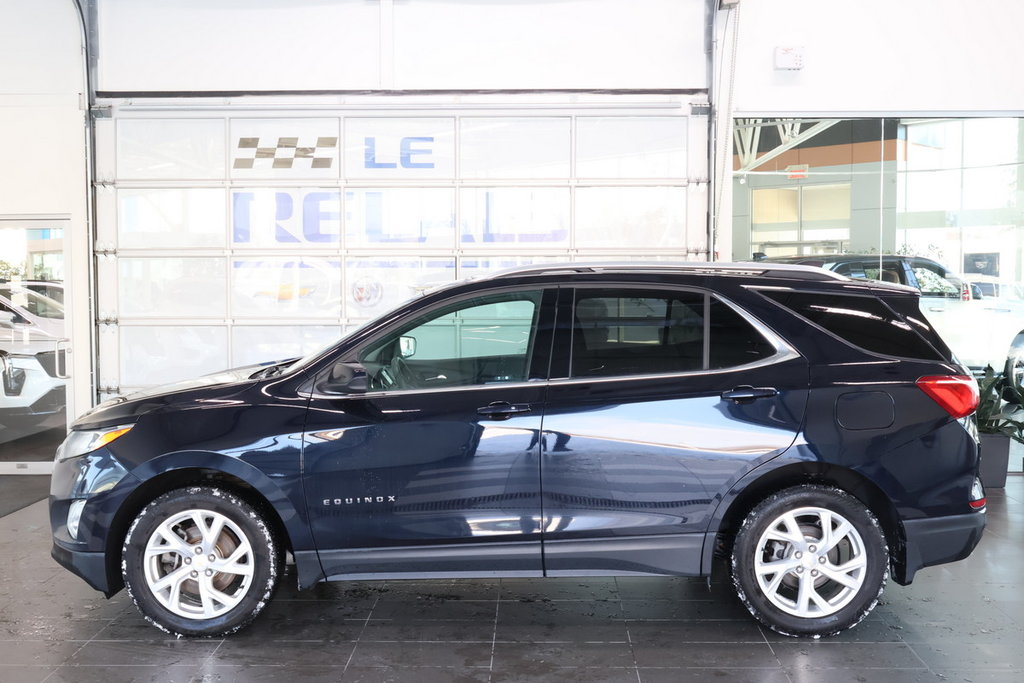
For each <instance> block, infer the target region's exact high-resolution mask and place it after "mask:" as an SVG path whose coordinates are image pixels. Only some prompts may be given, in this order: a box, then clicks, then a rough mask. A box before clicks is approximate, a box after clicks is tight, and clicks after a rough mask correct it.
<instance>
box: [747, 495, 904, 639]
mask: <svg viewBox="0 0 1024 683" xmlns="http://www.w3.org/2000/svg"><path fill="white" fill-rule="evenodd" d="M732 570H733V585H734V586H735V588H736V592H737V594H738V595H739V597H740V599H741V600H742V601H743V603H744V604H745V605H746V606H747V609H748V610H750V613H751V614H753V615H754V616H755V617H756V618H757V619H758V620H759V621H761V623H763V624H765V625H766V626H768V627H769V628H771V629H772V630H774V631H778V632H779V633H782V634H785V635H792V636H805V637H816V638H817V637H821V636H828V635H834V634H836V633H839V632H840V631H843V630H845V629H848V628H850V627H851V626H854V625H856V624H857V623H859V622H860V621H861V620H862V619H863V618H864V617H865V616H867V615H868V613H869V612H870V611H871V610H872V609H873V608H874V606H875V605H876V604H877V603H878V598H879V596H881V594H882V589H883V588H884V587H885V581H886V578H887V577H888V573H889V571H888V570H889V550H888V547H887V545H886V542H885V535H884V534H883V533H882V529H881V527H879V525H878V520H877V519H875V516H874V515H873V514H871V511H870V510H868V509H867V508H866V507H865V506H864V505H863V504H862V503H861V502H860V501H858V500H857V499H856V498H854V497H853V496H850V495H849V494H847V493H844V492H843V491H840V490H839V489H835V488H831V487H827V486H816V485H806V486H797V487H794V488H790V489H786V490H784V491H780V492H779V493H776V494H774V495H772V496H770V497H768V498H767V499H765V500H764V501H762V502H761V503H760V504H759V505H757V506H756V507H755V508H754V509H753V510H751V512H750V514H749V515H747V518H746V519H745V520H744V522H743V525H742V527H741V528H740V531H739V532H738V533H737V535H736V541H735V544H734V546H733V553H732Z"/></svg>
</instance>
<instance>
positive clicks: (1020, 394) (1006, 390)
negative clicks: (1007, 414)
mask: <svg viewBox="0 0 1024 683" xmlns="http://www.w3.org/2000/svg"><path fill="white" fill-rule="evenodd" d="M1002 398H1003V400H1005V401H1006V402H1008V403H1015V404H1017V405H1018V406H1022V407H1024V348H1021V347H1020V346H1016V345H1015V346H1014V347H1013V348H1011V349H1010V353H1009V354H1008V356H1007V358H1006V367H1005V368H1004V369H1003V392H1002Z"/></svg>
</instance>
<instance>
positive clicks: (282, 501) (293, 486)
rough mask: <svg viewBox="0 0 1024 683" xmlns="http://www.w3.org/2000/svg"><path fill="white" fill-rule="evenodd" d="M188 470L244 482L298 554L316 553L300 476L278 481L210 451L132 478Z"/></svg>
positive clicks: (179, 456) (142, 469)
mask: <svg viewBox="0 0 1024 683" xmlns="http://www.w3.org/2000/svg"><path fill="white" fill-rule="evenodd" d="M185 469H206V470H216V471H218V472H223V473H225V474H229V475H231V476H233V477H237V478H239V479H241V480H242V481H244V482H245V483H247V484H249V485H250V486H252V487H253V488H254V489H255V490H256V491H257V492H259V494H260V495H261V496H263V497H264V498H265V499H266V500H267V502H268V503H269V504H270V505H272V506H273V507H274V510H275V511H276V512H277V514H278V516H280V518H281V522H282V523H283V524H284V526H285V530H286V531H287V532H288V537H289V539H290V541H291V545H292V548H293V549H294V550H295V551H296V552H298V551H303V550H315V546H314V545H313V537H312V534H310V531H309V520H308V518H307V516H306V496H305V493H304V491H303V488H302V481H301V475H300V474H299V473H298V472H296V474H295V475H294V476H288V477H281V478H280V479H279V480H276V481H275V480H274V479H271V478H270V477H268V476H267V475H266V474H264V473H263V472H261V471H260V470H258V469H256V468H255V467H253V466H252V465H250V464H249V463H247V462H245V461H244V460H240V459H239V458H234V457H230V456H227V455H224V454H222V453H213V452H210V451H175V452H171V453H165V454H163V455H161V456H158V457H156V458H153V459H152V460H147V461H146V462H143V463H141V464H139V465H138V466H137V467H135V468H134V469H133V470H131V474H132V475H134V476H135V477H136V478H138V479H139V480H140V481H141V482H142V483H143V484H144V483H145V482H147V481H149V480H150V479H153V478H154V477H158V476H160V475H166V474H168V473H169V472H174V471H177V470H185Z"/></svg>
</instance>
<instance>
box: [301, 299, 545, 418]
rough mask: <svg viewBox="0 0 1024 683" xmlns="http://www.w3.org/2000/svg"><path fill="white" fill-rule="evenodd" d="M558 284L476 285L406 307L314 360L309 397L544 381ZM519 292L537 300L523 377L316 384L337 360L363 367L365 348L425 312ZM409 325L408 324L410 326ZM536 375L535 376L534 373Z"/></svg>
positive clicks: (404, 328) (401, 329) (381, 394)
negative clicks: (340, 387)
mask: <svg viewBox="0 0 1024 683" xmlns="http://www.w3.org/2000/svg"><path fill="white" fill-rule="evenodd" d="M560 291H561V290H560V288H559V287H558V286H553V285H548V284H540V283H537V284H532V285H522V284H520V285H514V286H500V287H491V288H486V289H479V290H474V291H470V292H464V293H462V294H459V295H456V296H444V297H441V298H439V299H437V300H436V301H433V302H431V303H430V304H428V305H426V306H423V307H417V308H414V309H412V310H409V311H407V312H406V313H405V314H404V315H402V316H401V317H398V318H395V319H394V320H391V321H389V322H388V323H387V325H386V326H385V327H383V328H378V329H376V330H375V331H374V333H373V334H372V335H371V336H369V337H365V338H362V339H360V340H359V341H358V342H357V343H355V344H353V345H352V346H347V347H346V348H345V349H344V350H343V351H341V352H340V353H333V354H330V356H329V357H325V358H324V359H323V361H322V362H318V363H317V367H316V369H315V370H313V371H312V373H311V374H312V375H313V376H314V377H313V380H312V382H311V383H310V384H309V385H308V386H309V387H310V389H309V391H308V392H304V393H308V394H309V395H311V396H312V397H313V398H331V399H339V398H357V399H359V398H380V397H385V396H394V395H404V394H419V393H441V392H451V391H479V390H483V389H501V388H513V387H522V386H536V385H537V384H538V383H542V382H546V381H547V380H548V379H549V376H550V375H549V371H550V366H551V354H552V348H551V344H552V340H553V337H554V331H553V327H554V319H555V311H556V305H557V299H558V297H559V295H560ZM519 292H539V293H540V302H539V304H538V309H537V312H536V315H535V319H536V330H534V331H533V335H534V338H533V340H532V342H531V343H530V344H529V348H528V355H527V364H526V367H527V378H526V379H525V380H522V381H512V382H496V383H490V384H464V385H458V386H441V387H413V388H402V389H376V388H367V389H366V391H360V392H355V391H353V392H351V393H336V392H325V391H321V390H320V389H319V386H320V385H321V384H322V383H323V381H324V378H325V376H327V375H329V374H330V372H331V370H332V369H333V368H334V367H335V366H336V365H338V364H347V365H350V366H355V367H357V368H358V369H360V370H362V371H365V367H364V366H363V365H362V361H361V360H360V359H361V358H362V357H363V355H364V353H365V352H366V350H367V349H370V348H372V347H374V346H376V345H379V344H380V343H381V342H382V341H384V340H385V339H387V338H388V337H391V336H394V335H395V334H396V333H398V334H399V335H400V334H401V333H402V332H404V331H408V330H410V329H415V327H416V324H415V323H416V321H417V320H420V319H422V318H424V317H426V316H429V315H431V314H432V313H436V312H438V311H440V310H442V309H446V308H450V307H452V306H457V305H459V304H463V303H467V302H470V301H473V300H478V299H481V298H483V297H488V296H493V295H501V294H515V293H519ZM410 325H411V326H412V327H410ZM535 375H536V376H535Z"/></svg>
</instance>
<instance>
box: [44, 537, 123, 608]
mask: <svg viewBox="0 0 1024 683" xmlns="http://www.w3.org/2000/svg"><path fill="white" fill-rule="evenodd" d="M50 557H52V558H53V559H55V560H56V561H57V563H58V564H59V565H61V566H62V567H64V568H65V569H68V570H70V571H71V572H73V573H75V574H77V575H78V576H80V577H82V579H84V580H85V582H86V583H87V584H89V585H90V586H92V587H93V588H95V589H96V590H98V591H100V592H102V593H103V594H104V595H106V596H107V597H108V598H109V597H110V596H111V595H113V594H114V593H116V592H117V591H118V590H119V589H120V587H118V588H115V589H111V586H110V581H109V579H108V578H107V554H106V553H103V552H95V553H93V552H84V551H81V550H69V549H68V548H65V547H64V546H62V545H60V544H59V543H57V541H54V542H53V548H51V549H50Z"/></svg>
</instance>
